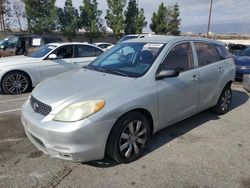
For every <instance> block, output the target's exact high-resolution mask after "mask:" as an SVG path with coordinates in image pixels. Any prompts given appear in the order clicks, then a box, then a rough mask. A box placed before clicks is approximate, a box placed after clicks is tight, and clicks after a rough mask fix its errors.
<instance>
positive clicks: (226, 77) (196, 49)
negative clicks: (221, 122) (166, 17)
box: [21, 36, 235, 163]
mask: <svg viewBox="0 0 250 188" xmlns="http://www.w3.org/2000/svg"><path fill="white" fill-rule="evenodd" d="M234 75H235V66H234V62H233V59H232V58H231V57H230V56H229V54H228V52H227V50H226V49H225V47H224V44H223V43H220V42H217V41H213V40H207V39H201V38H187V37H173V36H152V37H148V38H147V37H146V38H142V39H134V40H130V41H126V42H123V43H119V44H118V45H116V46H114V47H113V48H112V49H110V50H108V51H107V52H105V53H103V54H102V55H101V56H99V57H98V58H97V59H96V60H95V61H94V62H92V63H91V64H89V65H88V66H86V67H85V68H83V69H82V70H78V71H74V72H69V73H65V74H63V75H59V76H56V77H53V78H50V79H48V80H46V81H44V82H43V83H41V84H39V85H38V86H37V87H36V88H35V89H34V90H33V92H32V94H31V96H30V98H29V99H28V100H27V101H26V102H25V104H24V105H23V107H22V118H21V119H22V123H23V125H24V129H25V132H26V134H27V136H28V138H29V139H30V140H31V142H33V144H34V145H36V146H37V147H38V148H39V149H40V150H42V151H44V153H47V154H49V155H50V156H53V157H57V158H61V159H67V160H73V161H91V160H99V159H102V158H103V157H104V156H105V154H107V155H109V156H110V157H111V158H113V159H114V160H115V161H117V162H121V163H127V162H131V161H133V160H136V159H137V158H138V157H140V156H141V154H142V152H143V151H144V149H145V147H146V146H147V144H148V141H149V138H150V137H151V135H152V134H153V133H155V132H157V131H159V130H160V129H162V128H164V127H166V126H169V125H171V124H173V123H176V122H178V121H181V120H183V119H185V118H187V117H189V116H192V115H194V114H196V113H198V112H200V111H203V110H205V109H209V108H212V109H213V111H215V112H217V113H218V114H224V113H226V112H227V111H228V110H229V107H230V103H231V99H232V91H231V87H230V86H231V83H232V82H233V79H234Z"/></svg>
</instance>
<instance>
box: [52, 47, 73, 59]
mask: <svg viewBox="0 0 250 188" xmlns="http://www.w3.org/2000/svg"><path fill="white" fill-rule="evenodd" d="M53 53H56V55H57V58H58V59H64V58H72V57H73V46H72V45H69V46H62V47H60V48H59V49H58V50H57V51H56V52H53Z"/></svg>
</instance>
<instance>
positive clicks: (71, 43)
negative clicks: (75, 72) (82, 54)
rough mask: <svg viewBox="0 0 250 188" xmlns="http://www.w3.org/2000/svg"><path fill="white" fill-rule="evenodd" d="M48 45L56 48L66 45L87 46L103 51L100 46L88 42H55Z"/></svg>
mask: <svg viewBox="0 0 250 188" xmlns="http://www.w3.org/2000/svg"><path fill="white" fill-rule="evenodd" d="M47 45H51V46H56V47H59V46H65V45H87V46H93V47H95V48H98V49H100V50H102V51H103V49H101V48H99V47H98V46H95V45H93V44H89V43H86V42H53V43H49V44H47Z"/></svg>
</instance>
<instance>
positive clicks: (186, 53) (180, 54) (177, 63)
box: [161, 43, 193, 71]
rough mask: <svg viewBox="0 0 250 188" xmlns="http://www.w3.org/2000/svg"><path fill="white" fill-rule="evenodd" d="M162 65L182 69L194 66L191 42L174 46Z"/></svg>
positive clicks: (165, 67)
mask: <svg viewBox="0 0 250 188" xmlns="http://www.w3.org/2000/svg"><path fill="white" fill-rule="evenodd" d="M161 66H163V69H176V68H179V69H180V71H185V70H189V69H191V68H193V55H192V49H191V46H190V43H182V44H178V45H176V46H175V47H173V48H172V49H171V51H170V52H169V53H168V55H167V57H166V58H165V60H164V62H163V64H162V65H161Z"/></svg>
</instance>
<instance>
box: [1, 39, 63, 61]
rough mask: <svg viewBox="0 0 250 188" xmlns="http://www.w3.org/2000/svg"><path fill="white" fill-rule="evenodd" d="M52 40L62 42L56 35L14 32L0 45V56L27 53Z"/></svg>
mask: <svg viewBox="0 0 250 188" xmlns="http://www.w3.org/2000/svg"><path fill="white" fill-rule="evenodd" d="M52 42H63V40H62V38H60V37H58V36H56V35H35V34H16V35H12V36H9V37H8V38H6V39H5V40H4V42H3V43H2V44H1V45H0V56H1V57H7V56H14V55H23V54H29V53H31V52H33V51H35V50H37V49H38V48H39V47H41V46H43V45H45V44H49V43H52Z"/></svg>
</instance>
